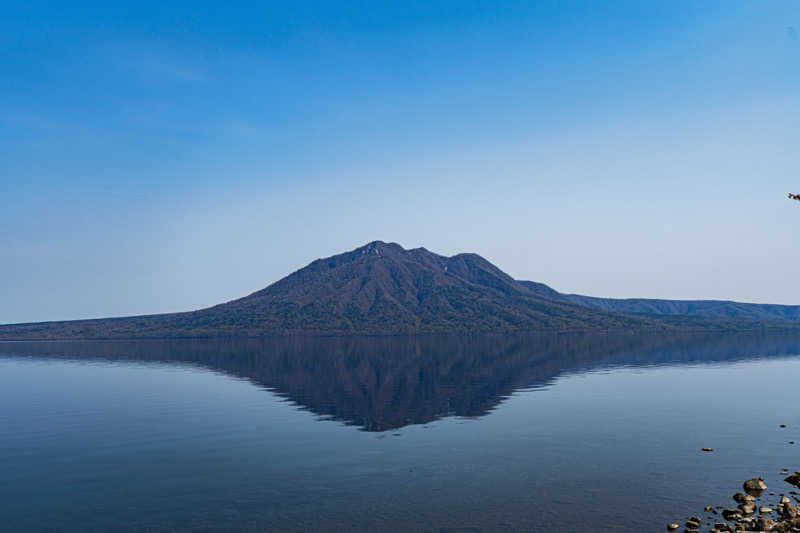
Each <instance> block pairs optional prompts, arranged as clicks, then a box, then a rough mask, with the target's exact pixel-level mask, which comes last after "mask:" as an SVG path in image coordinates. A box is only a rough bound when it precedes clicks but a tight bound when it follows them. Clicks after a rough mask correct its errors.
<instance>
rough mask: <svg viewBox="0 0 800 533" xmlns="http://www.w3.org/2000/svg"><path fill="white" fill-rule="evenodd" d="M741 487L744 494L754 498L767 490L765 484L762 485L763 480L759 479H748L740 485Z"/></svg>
mask: <svg viewBox="0 0 800 533" xmlns="http://www.w3.org/2000/svg"><path fill="white" fill-rule="evenodd" d="M742 487H744V491H745V492H746V493H748V494H752V495H754V496H761V494H762V493H763V492H764V491H765V490H767V484H766V483H764V480H763V479H761V478H760V477H758V478H753V479H748V480H747V481H745V482H744V483H743V484H742Z"/></svg>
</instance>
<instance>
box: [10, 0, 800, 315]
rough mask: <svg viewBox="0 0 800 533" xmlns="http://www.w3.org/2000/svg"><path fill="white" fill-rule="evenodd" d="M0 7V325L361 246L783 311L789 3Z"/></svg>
mask: <svg viewBox="0 0 800 533" xmlns="http://www.w3.org/2000/svg"><path fill="white" fill-rule="evenodd" d="M110 4H113V5H110ZM0 15H2V16H0V69H2V76H0V228H2V231H1V232H0V295H1V296H2V297H1V298H0V323H8V322H23V321H38V320H51V319H72V318H88V317H101V316H120V315H132V314H141V313H156V312H168V311H179V310H189V309H195V308H200V307H204V306H207V305H212V304H215V303H218V302H221V301H226V300H230V299H233V298H236V297H239V296H243V295H245V294H248V293H249V292H252V291H254V290H257V289H259V288H261V287H263V286H266V285H267V284H269V283H271V282H273V281H276V280H277V279H279V278H281V277H283V276H284V275H286V274H288V273H290V272H291V271H293V270H295V269H297V268H300V267H301V266H304V265H305V264H307V263H308V262H310V261H311V260H313V259H315V258H317V257H322V256H327V255H332V254H334V253H338V252H341V251H345V250H349V249H352V248H355V247H357V246H359V245H361V244H364V243H366V242H368V241H371V240H375V239H381V240H385V241H396V242H399V243H401V244H402V245H404V246H406V247H416V246H425V247H426V248H428V249H430V250H433V251H436V252H439V253H443V254H447V255H450V254H453V253H458V252H462V251H473V252H477V253H480V254H482V255H483V256H485V257H486V258H487V259H489V260H490V261H492V262H494V263H495V264H497V265H498V266H500V267H501V268H503V269H504V270H506V271H507V272H508V273H509V274H511V275H513V276H515V277H517V278H522V279H532V280H537V281H542V282H545V283H548V284H550V285H552V286H553V287H554V288H556V289H559V290H562V291H567V292H579V293H584V294H590V295H598V296H614V297H631V296H641V297H664V298H725V299H737V300H743V301H754V302H775V303H797V304H800V286H798V285H797V284H796V283H793V282H794V281H795V280H796V272H797V265H798V264H800V246H799V245H798V244H800V243H799V242H798V241H799V240H800V239H799V238H798V235H800V231H798V230H799V229H800V204H797V203H796V202H790V201H789V200H787V199H786V198H785V195H786V193H787V192H789V191H797V192H800V172H799V170H800V155H799V154H798V146H800V41H798V28H800V5H798V3H797V2H796V1H785V2H781V1H767V2H752V1H742V2H736V1H720V2H688V1H687V2H679V1H663V2H639V1H636V2H624V1H614V2H464V1H458V2H436V1H427V2H397V3H393V2H286V3H270V2H254V3H252V4H250V3H220V2H213V3H210V2H209V3H206V2H186V3H182V2H175V3H163V2H159V3H151V2H147V1H140V2H136V3H130V4H129V3H125V2H114V3H99V2H98V3H90V2H80V1H74V2H69V3H66V2H65V3H59V2H46V3H37V2H29V3H18V4H16V5H8V4H6V5H4V6H3V7H0Z"/></svg>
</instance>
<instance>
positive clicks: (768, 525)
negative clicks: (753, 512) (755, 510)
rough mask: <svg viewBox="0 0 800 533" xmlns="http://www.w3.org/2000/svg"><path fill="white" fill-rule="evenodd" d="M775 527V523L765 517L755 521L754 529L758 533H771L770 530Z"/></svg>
mask: <svg viewBox="0 0 800 533" xmlns="http://www.w3.org/2000/svg"><path fill="white" fill-rule="evenodd" d="M774 526H775V521H774V520H772V519H770V518H767V517H766V516H762V517H760V518H759V519H758V520H756V529H757V530H758V531H772V528H773V527H774Z"/></svg>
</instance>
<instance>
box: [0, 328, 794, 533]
mask: <svg viewBox="0 0 800 533" xmlns="http://www.w3.org/2000/svg"><path fill="white" fill-rule="evenodd" d="M798 354H800V337H796V336H795V337H790V336H764V335H741V334H735V335H734V334H729V335H722V334H720V335H704V336H688V335H674V336H667V335H605V336H601V335H550V336H534V335H520V336H483V337H418V338H407V337H379V338H358V339H348V338H328V339H263V340H262V339H258V340H229V341H220V340H207V341H201V340H175V341H136V342H134V341H128V342H25V343H21V342H20V343H13V342H7V343H0V428H2V429H1V430H0V472H2V483H0V502H2V506H0V529H1V530H3V531H10V532H17V531H20V532H62V533H64V532H90V531H104V532H105V531H150V532H167V531H169V532H183V531H193V532H202V531H215V532H216V531H434V532H440V531H453V532H455V531H548V532H549V531H573V532H598V531H637V532H642V531H663V530H664V526H665V525H666V524H667V523H668V522H673V521H680V522H681V523H682V522H683V521H685V518H686V517H687V516H689V515H692V514H698V511H700V510H701V509H702V508H703V507H704V506H706V505H711V506H716V505H726V506H730V504H731V500H730V496H731V494H732V493H733V492H736V491H738V490H741V483H742V481H743V480H744V479H746V478H749V477H754V476H762V477H764V479H765V480H766V482H767V484H768V485H769V486H770V490H772V489H773V488H774V489H775V490H776V492H777V491H778V490H780V491H781V492H783V491H784V490H788V489H790V488H791V487H789V486H788V485H786V484H785V483H783V482H782V481H781V479H782V478H783V476H780V475H779V471H780V470H781V468H789V469H790V470H800V447H798V446H795V445H791V444H789V441H800V410H798V409H797V408H796V406H795V404H794V402H795V401H796V399H797V397H798V390H800V387H798V383H800V356H799V355H798ZM781 424H786V425H787V426H788V427H786V428H780V427H779V426H780V425H781ZM702 447H711V448H713V450H714V451H713V452H711V453H707V452H702V451H700V449H701V448H702Z"/></svg>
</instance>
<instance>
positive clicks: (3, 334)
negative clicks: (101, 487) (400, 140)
mask: <svg viewBox="0 0 800 533" xmlns="http://www.w3.org/2000/svg"><path fill="white" fill-rule="evenodd" d="M587 298H588V299H587ZM595 300H598V301H595ZM606 300H609V301H606ZM615 306H616V307H615ZM620 307H621V305H620V304H614V303H613V301H610V299H591V297H582V296H579V295H564V294H561V293H559V292H557V291H555V290H554V289H551V288H550V287H548V286H546V285H544V284H541V283H536V282H525V281H519V280H515V279H514V278H512V277H511V276H509V275H508V274H506V273H505V272H503V271H502V270H501V269H500V268H498V267H497V266H495V265H493V264H492V263H490V262H489V261H487V260H486V259H484V258H483V257H481V256H480V255H478V254H474V253H460V254H456V255H453V256H449V257H447V256H443V255H439V254H436V253H434V252H431V251H429V250H427V249H425V248H422V247H420V248H412V249H408V250H406V249H405V248H403V247H402V246H400V245H399V244H397V243H386V242H383V241H373V242H370V243H368V244H366V245H364V246H361V247H358V248H356V249H354V250H351V251H348V252H344V253H341V254H336V255H333V256H330V257H325V258H320V259H316V260H314V261H312V262H311V263H309V264H308V265H306V266H305V267H303V268H301V269H298V270H296V271H295V272H293V273H291V274H289V275H288V276H286V277H284V278H282V279H280V280H278V281H276V282H275V283H272V284H271V285H269V286H267V287H265V288H263V289H260V290H258V291H255V292H253V293H251V294H249V295H247V296H244V297H242V298H238V299H235V300H231V301H228V302H225V303H221V304H218V305H215V306H212V307H208V308H205V309H200V310H197V311H188V312H183V313H170V314H161V315H146V316H134V317H121V318H105V319H92V320H80V321H63V322H44V323H31V324H12V325H5V326H0V340H24V339H71V338H73V339H78V338H99V339H103V338H109V339H110V338H143V337H146V338H154V337H155V338H174V337H224V336H282V335H349V334H356V335H358V334H366V335H386V334H436V333H486V332H511V331H551V332H566V331H609V330H617V329H620V330H632V329H668V330H669V329H676V328H683V329H687V328H688V329H705V330H707V329H725V328H742V327H747V328H753V327H761V326H763V325H764V324H762V323H761V322H763V320H760V319H754V318H752V316H749V315H748V316H747V317H746V320H747V321H749V322H746V321H742V320H738V318H739V317H736V316H722V315H720V316H713V317H708V316H705V315H702V314H697V315H695V316H689V317H683V316H681V315H678V314H676V313H671V314H670V313H666V312H662V313H660V314H658V315H656V314H653V313H639V312H636V311H630V312H628V311H624V312H623V311H619V310H618V309H617V308H620ZM632 309H638V308H635V307H633V308H632ZM752 314H753V313H750V315H752ZM778 316H782V315H778ZM787 316H788V315H787ZM798 316H800V315H798ZM770 320H771V318H770ZM782 321H783V322H785V319H782Z"/></svg>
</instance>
